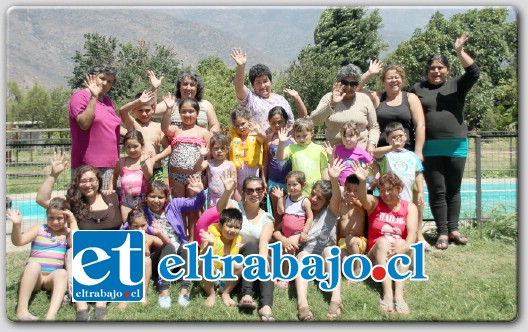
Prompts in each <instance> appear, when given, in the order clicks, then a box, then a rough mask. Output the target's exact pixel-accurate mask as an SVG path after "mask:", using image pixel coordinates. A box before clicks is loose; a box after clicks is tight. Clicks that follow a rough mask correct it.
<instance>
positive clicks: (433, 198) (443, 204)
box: [423, 157, 466, 235]
mask: <svg viewBox="0 0 528 332" xmlns="http://www.w3.org/2000/svg"><path fill="white" fill-rule="evenodd" d="M465 165H466V158H460V157H424V163H423V166H424V178H425V182H426V183H427V191H428V192H429V206H430V207H431V212H432V214H433V217H434V220H435V223H436V228H437V231H438V234H439V235H448V233H451V232H454V231H457V230H458V221H459V218H460V204H461V199H460V187H461V185H462V177H463V176H464V167H465Z"/></svg>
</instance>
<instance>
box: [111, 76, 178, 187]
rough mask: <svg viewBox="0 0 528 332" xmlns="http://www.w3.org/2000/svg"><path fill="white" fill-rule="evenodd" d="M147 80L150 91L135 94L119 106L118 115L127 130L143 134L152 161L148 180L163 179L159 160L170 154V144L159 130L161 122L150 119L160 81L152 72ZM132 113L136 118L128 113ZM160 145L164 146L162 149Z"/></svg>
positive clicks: (146, 150) (154, 107) (154, 108)
mask: <svg viewBox="0 0 528 332" xmlns="http://www.w3.org/2000/svg"><path fill="white" fill-rule="evenodd" d="M149 81H150V84H151V86H152V88H151V91H149V92H146V91H144V92H142V93H138V94H136V96H135V98H136V99H134V100H133V101H131V102H129V103H127V104H125V105H123V106H121V108H120V109H119V115H120V116H121V120H122V121H123V124H124V125H125V127H126V128H127V130H129V131H130V130H132V129H135V130H137V131H140V132H141V134H143V139H144V140H145V152H146V153H147V154H148V155H149V156H150V157H151V158H152V161H153V162H154V172H153V175H152V178H151V179H150V181H154V180H163V178H162V175H163V168H162V165H161V160H162V159H163V158H165V157H167V156H169V155H170V154H171V146H170V144H168V143H167V141H166V140H165V135H164V134H163V132H162V131H161V124H160V123H157V122H153V121H151V119H152V116H153V115H154V111H155V110H156V91H157V89H158V87H159V84H160V83H161V80H157V79H156V77H155V76H154V73H152V72H149ZM130 111H132V112H133V113H134V116H135V117H136V119H134V118H133V117H132V116H131V115H130ZM162 147H163V148H164V150H163V151H161V150H162Z"/></svg>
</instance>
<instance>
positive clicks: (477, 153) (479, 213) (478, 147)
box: [475, 135, 482, 224]
mask: <svg viewBox="0 0 528 332" xmlns="http://www.w3.org/2000/svg"><path fill="white" fill-rule="evenodd" d="M481 166H482V154H481V136H480V135H476V136H475V177H476V183H475V190H476V193H475V205H476V217H477V223H479V224H480V222H481V221H482V170H481Z"/></svg>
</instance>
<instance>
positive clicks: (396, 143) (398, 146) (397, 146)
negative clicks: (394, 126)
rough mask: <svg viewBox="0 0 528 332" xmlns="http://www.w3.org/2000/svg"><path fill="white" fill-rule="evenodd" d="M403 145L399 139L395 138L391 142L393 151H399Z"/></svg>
mask: <svg viewBox="0 0 528 332" xmlns="http://www.w3.org/2000/svg"><path fill="white" fill-rule="evenodd" d="M404 145H405V144H404V143H403V141H402V138H401V137H395V138H393V139H392V140H391V146H392V148H393V149H394V150H399V149H401V148H403V147H404Z"/></svg>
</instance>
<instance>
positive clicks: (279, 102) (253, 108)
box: [237, 86, 293, 132]
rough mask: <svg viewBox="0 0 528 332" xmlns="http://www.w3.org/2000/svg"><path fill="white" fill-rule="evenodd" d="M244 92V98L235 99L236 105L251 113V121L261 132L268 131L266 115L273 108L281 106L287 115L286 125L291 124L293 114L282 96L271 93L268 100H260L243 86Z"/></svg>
mask: <svg viewBox="0 0 528 332" xmlns="http://www.w3.org/2000/svg"><path fill="white" fill-rule="evenodd" d="M244 92H245V93H246V98H244V99H238V98H237V100H238V104H239V105H240V106H243V107H245V108H247V109H248V110H249V111H250V112H251V116H252V118H253V121H255V122H256V123H257V124H259V125H260V128H262V130H263V131H265V132H266V131H267V130H268V129H269V122H268V113H269V111H270V110H271V109H272V108H273V107H275V106H282V108H284V110H285V111H286V113H288V117H289V119H288V124H290V125H291V124H293V112H292V110H291V107H290V104H289V103H288V101H287V100H286V98H284V97H283V96H281V95H278V94H276V93H272V94H271V95H270V96H269V98H262V97H260V96H259V95H257V94H256V93H255V92H253V91H250V90H249V89H248V88H247V87H246V86H244Z"/></svg>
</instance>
